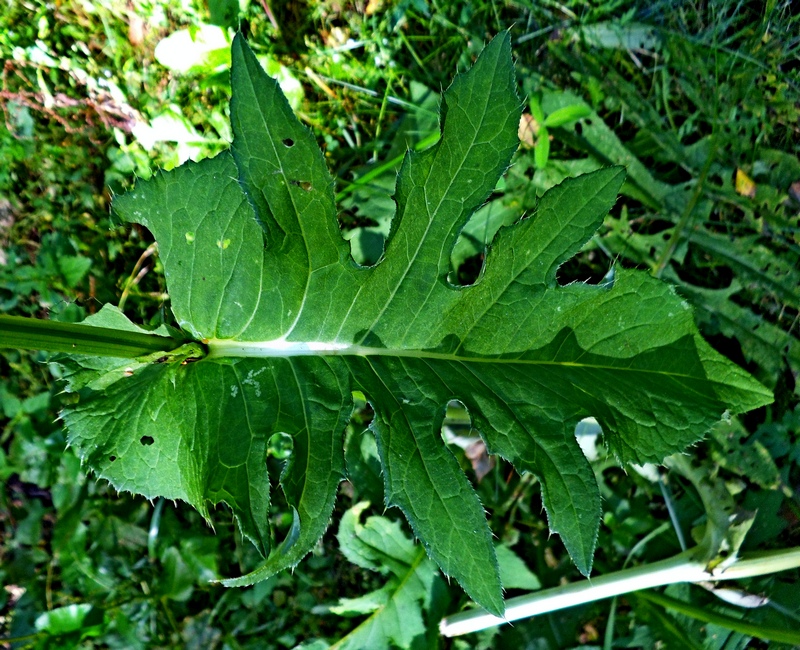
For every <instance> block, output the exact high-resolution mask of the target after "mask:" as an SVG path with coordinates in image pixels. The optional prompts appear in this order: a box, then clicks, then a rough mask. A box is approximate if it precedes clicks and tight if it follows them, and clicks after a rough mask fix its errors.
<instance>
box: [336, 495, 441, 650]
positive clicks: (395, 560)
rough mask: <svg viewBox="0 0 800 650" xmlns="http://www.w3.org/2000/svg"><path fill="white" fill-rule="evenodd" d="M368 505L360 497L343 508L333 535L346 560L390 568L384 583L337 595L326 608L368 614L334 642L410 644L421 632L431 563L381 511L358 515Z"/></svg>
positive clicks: (353, 645) (433, 567) (369, 645)
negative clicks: (358, 593)
mask: <svg viewBox="0 0 800 650" xmlns="http://www.w3.org/2000/svg"><path fill="white" fill-rule="evenodd" d="M367 507H369V502H366V501H362V502H361V503H359V504H356V505H355V506H354V507H352V508H351V509H350V510H348V511H347V512H346V513H345V514H344V515H343V516H342V521H341V524H340V525H339V532H338V533H337V535H336V537H337V539H338V541H339V547H340V548H341V550H342V552H343V553H344V555H345V556H346V557H347V559H348V560H350V561H351V562H353V563H354V564H357V565H358V566H360V567H363V568H365V569H371V570H373V571H381V572H382V573H388V574H390V578H389V580H388V581H387V582H386V584H385V585H384V586H383V587H381V588H380V589H378V590H376V591H372V592H370V593H368V594H365V595H364V596H360V597H358V598H341V599H339V604H338V605H335V606H333V607H331V608H330V611H331V612H333V613H334V614H338V615H340V616H362V615H364V614H369V615H370V616H369V617H368V618H367V619H366V620H364V621H363V622H362V623H361V624H360V625H359V626H358V627H357V628H355V629H354V630H353V631H352V632H350V633H349V634H348V635H347V636H346V637H344V638H343V639H341V640H339V641H338V642H337V643H336V644H334V647H335V648H339V649H341V650H344V649H345V648H353V649H358V648H376V649H377V648H387V649H388V648H390V647H398V648H410V647H412V644H413V643H414V641H415V639H418V638H419V637H424V635H425V622H424V620H423V618H422V611H423V609H427V608H428V607H429V606H430V601H431V594H432V592H433V583H434V580H436V579H437V572H436V565H434V564H433V562H431V561H430V560H428V559H427V558H426V557H425V552H424V551H423V549H421V548H420V547H416V546H415V545H414V543H413V542H412V541H411V540H410V539H408V538H407V537H406V536H405V535H404V534H403V531H402V530H401V529H400V525H399V524H398V523H397V522H396V521H395V522H393V521H391V520H389V519H387V518H386V517H369V518H368V519H367V521H366V523H365V524H361V522H360V521H359V519H360V517H361V513H362V512H363V511H364V510H365V509H366V508H367Z"/></svg>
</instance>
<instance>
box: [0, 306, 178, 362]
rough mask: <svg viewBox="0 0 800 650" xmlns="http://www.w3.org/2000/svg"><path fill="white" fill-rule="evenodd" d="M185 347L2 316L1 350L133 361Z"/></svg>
mask: <svg viewBox="0 0 800 650" xmlns="http://www.w3.org/2000/svg"><path fill="white" fill-rule="evenodd" d="M183 343H184V341H179V340H176V339H173V338H170V337H168V336H160V335H158V334H145V333H143V332H129V331H125V330H118V329H111V328H108V327H94V326H92V325H83V324H80V323H61V322H59V321H52V320H40V319H37V318H23V317H21V316H0V348H16V349H18V350H45V351H47V352H69V353H72V354H90V355H93V356H103V357H118V358H123V359H133V358H136V357H141V356H144V355H148V354H152V353H153V352H169V351H171V350H174V349H175V348H178V347H180V346H181V345H183Z"/></svg>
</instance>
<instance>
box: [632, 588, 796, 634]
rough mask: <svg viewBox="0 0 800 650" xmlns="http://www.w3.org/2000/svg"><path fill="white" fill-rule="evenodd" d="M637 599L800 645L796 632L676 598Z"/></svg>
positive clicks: (645, 595)
mask: <svg viewBox="0 0 800 650" xmlns="http://www.w3.org/2000/svg"><path fill="white" fill-rule="evenodd" d="M635 597H636V598H637V599H638V598H641V599H642V600H646V601H649V602H651V603H655V604H656V605H660V606H661V607H664V608H666V609H671V610H673V611H675V612H678V613H680V614H684V615H685V616H688V617H690V618H693V619H695V620H698V621H702V622H704V623H711V624H713V625H719V626H721V627H725V628H728V629H729V630H733V631H734V632H740V633H742V634H747V635H748V636H754V637H757V638H759V639H764V640H766V641H777V642H778V643H791V644H792V645H798V644H800V632H797V631H795V630H785V629H782V628H777V627H770V626H767V625H760V624H758V623H748V622H747V621H743V620H741V619H738V618H734V617H732V616H728V615H727V614H720V613H719V612H715V611H712V610H710V609H701V608H699V607H696V606H695V605H692V604H690V603H685V602H683V601H682V600H677V599H676V598H672V597H670V596H665V595H664V594H658V593H655V592H649V591H648V592H640V593H637V594H635Z"/></svg>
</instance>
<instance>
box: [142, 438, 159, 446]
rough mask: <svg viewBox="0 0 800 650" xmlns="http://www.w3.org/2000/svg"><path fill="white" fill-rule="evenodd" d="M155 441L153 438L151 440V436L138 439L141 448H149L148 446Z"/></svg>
mask: <svg viewBox="0 0 800 650" xmlns="http://www.w3.org/2000/svg"><path fill="white" fill-rule="evenodd" d="M155 441H156V440H155V438H153V436H142V437H141V438H139V442H141V443H142V446H143V447H149V446H150V445H152V444H153V443H154V442H155Z"/></svg>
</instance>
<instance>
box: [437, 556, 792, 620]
mask: <svg viewBox="0 0 800 650" xmlns="http://www.w3.org/2000/svg"><path fill="white" fill-rule="evenodd" d="M703 552H704V549H703V548H702V547H696V548H694V549H691V550H689V551H686V552H684V553H680V554H678V555H676V556H674V557H671V558H669V559H666V560H662V561H660V562H654V563H653V564H646V565H644V566H640V567H635V568H633V569H625V570H623V571H617V572H615V573H611V574H608V575H605V576H600V577H599V578H592V579H590V580H583V581H581V582H574V583H572V584H568V585H564V586H562V587H554V588H552V589H545V590H543V591H538V592H536V593H533V594H528V595H526V596H519V597H517V598H511V599H509V600H507V601H506V603H505V605H506V614H505V617H504V618H499V617H497V616H493V615H492V614H489V613H487V612H486V611H484V610H481V609H475V610H469V611H466V612H459V613H458V614H453V615H452V616H448V617H447V618H444V619H442V621H441V623H439V631H440V632H441V633H442V634H443V635H444V636H458V635H461V634H467V633H469V632H477V631H479V630H485V629H487V628H490V627H494V626H496V625H501V624H503V623H508V622H510V621H516V620H519V619H522V618H529V617H531V616H537V615H539V614H545V613H547V612H553V611H556V610H559V609H565V608H567V607H574V606H576V605H583V604H585V603H591V602H594V601H596V600H601V599H604V598H611V597H612V596H620V595H622V594H627V593H631V592H633V591H640V590H642V589H651V588H653V587H662V586H664V585H670V584H675V583H678V582H703V581H707V580H711V581H716V580H736V579H739V578H750V577H753V576H758V575H766V574H769V573H776V572H778V571H785V570H787V569H793V568H797V567H800V547H796V548H791V549H786V550H780V551H770V552H766V553H759V554H754V555H750V556H745V557H743V558H740V559H737V560H735V561H734V562H732V563H731V564H730V565H728V566H726V567H724V568H722V567H717V568H713V569H710V570H709V569H708V567H707V565H706V563H705V562H703V561H701V560H699V559H698V556H700V557H702V555H703Z"/></svg>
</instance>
